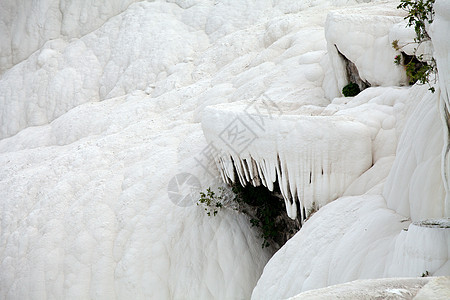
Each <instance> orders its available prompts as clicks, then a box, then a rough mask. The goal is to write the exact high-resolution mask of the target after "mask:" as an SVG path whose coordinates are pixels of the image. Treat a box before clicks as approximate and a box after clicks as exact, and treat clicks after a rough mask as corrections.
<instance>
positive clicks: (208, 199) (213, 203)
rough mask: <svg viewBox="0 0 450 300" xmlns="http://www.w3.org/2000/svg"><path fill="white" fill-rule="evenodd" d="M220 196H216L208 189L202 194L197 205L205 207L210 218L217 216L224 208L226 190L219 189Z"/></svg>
mask: <svg viewBox="0 0 450 300" xmlns="http://www.w3.org/2000/svg"><path fill="white" fill-rule="evenodd" d="M218 190H219V194H216V193H215V192H214V191H213V190H212V189H211V188H207V189H206V193H205V192H200V199H199V200H198V201H197V205H201V206H203V208H204V209H205V211H206V214H207V215H208V216H215V215H217V213H218V212H219V209H220V208H222V207H223V200H224V193H225V189H224V188H222V187H219V188H218Z"/></svg>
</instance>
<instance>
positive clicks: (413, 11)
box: [392, 0, 437, 93]
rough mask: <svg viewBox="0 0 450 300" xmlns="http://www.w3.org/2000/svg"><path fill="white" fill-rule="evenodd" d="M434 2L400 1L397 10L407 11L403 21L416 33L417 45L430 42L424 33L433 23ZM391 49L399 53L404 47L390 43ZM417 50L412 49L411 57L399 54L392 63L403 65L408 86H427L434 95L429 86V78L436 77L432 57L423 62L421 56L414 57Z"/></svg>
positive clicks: (432, 89)
mask: <svg viewBox="0 0 450 300" xmlns="http://www.w3.org/2000/svg"><path fill="white" fill-rule="evenodd" d="M434 1H435V0H400V4H399V5H398V6H397V8H398V9H403V10H405V11H407V13H408V14H407V15H406V17H405V20H408V24H407V26H410V27H411V26H413V27H414V31H415V32H416V37H415V38H414V42H415V43H418V44H419V45H420V44H421V43H423V42H425V41H429V40H430V36H429V35H428V33H427V31H426V26H427V24H431V23H433V19H434V9H433V5H434ZM392 47H393V48H394V49H395V50H397V51H400V50H401V49H402V48H403V47H404V46H402V47H399V45H398V41H397V40H396V41H393V42H392ZM416 53H417V48H415V49H414V55H413V57H410V56H408V55H406V54H405V53H404V52H401V55H397V56H396V57H395V58H394V63H395V64H397V65H403V66H404V68H405V72H406V76H408V81H409V84H415V83H419V84H428V85H429V90H430V91H431V92H432V93H434V91H435V89H434V87H432V86H431V83H430V81H431V78H432V77H434V78H435V76H436V72H437V68H436V61H435V59H434V57H431V58H429V59H427V60H426V61H424V57H423V55H419V56H417V55H416Z"/></svg>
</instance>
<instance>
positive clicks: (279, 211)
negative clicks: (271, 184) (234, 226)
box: [197, 183, 300, 248]
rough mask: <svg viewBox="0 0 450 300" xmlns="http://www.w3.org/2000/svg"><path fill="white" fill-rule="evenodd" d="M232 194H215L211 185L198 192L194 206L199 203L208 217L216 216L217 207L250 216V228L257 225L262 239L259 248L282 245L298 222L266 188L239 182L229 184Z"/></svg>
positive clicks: (282, 202)
mask: <svg viewBox="0 0 450 300" xmlns="http://www.w3.org/2000/svg"><path fill="white" fill-rule="evenodd" d="M231 188H232V191H233V193H234V197H233V198H231V197H229V196H228V195H227V196H226V195H225V189H224V188H223V187H220V188H219V191H218V192H217V193H216V192H214V191H213V190H212V189H211V188H208V189H207V190H206V192H200V199H199V200H198V201H197V205H199V206H202V207H203V209H204V210H205V211H206V214H207V215H208V216H216V215H217V213H218V212H219V210H220V209H221V208H232V209H235V210H237V211H239V212H241V213H243V214H245V215H247V216H248V217H249V219H250V224H251V226H252V227H256V228H258V230H259V232H260V237H261V238H262V239H263V243H262V247H263V248H265V247H269V246H271V245H273V246H275V247H280V246H282V245H283V244H284V243H285V242H286V241H287V240H288V239H289V238H290V237H291V236H293V235H294V234H295V233H296V232H297V231H298V230H299V229H300V226H298V221H294V220H291V219H290V218H289V217H288V216H287V213H286V208H285V207H284V201H283V200H282V198H280V196H276V195H275V194H277V193H279V191H275V193H273V192H270V191H269V190H268V189H267V188H266V187H263V186H258V187H254V186H252V185H247V186H245V187H243V186H241V185H240V184H239V183H236V184H233V185H232V186H231Z"/></svg>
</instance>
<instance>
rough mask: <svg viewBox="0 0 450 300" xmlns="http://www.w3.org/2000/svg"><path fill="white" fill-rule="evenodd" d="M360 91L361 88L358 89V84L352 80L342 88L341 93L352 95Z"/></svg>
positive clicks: (346, 95) (347, 95)
mask: <svg viewBox="0 0 450 300" xmlns="http://www.w3.org/2000/svg"><path fill="white" fill-rule="evenodd" d="M360 92H361V90H360V89H359V86H358V85H357V84H356V83H354V82H350V83H349V84H347V85H346V86H344V88H343V89H342V94H343V95H344V96H345V97H353V96H356V95H358V94H359V93H360Z"/></svg>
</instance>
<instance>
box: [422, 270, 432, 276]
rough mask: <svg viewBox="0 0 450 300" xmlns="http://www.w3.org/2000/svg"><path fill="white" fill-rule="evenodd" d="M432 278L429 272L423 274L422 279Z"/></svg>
mask: <svg viewBox="0 0 450 300" xmlns="http://www.w3.org/2000/svg"><path fill="white" fill-rule="evenodd" d="M428 276H430V273H429V272H428V271H425V273H422V277H428Z"/></svg>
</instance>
